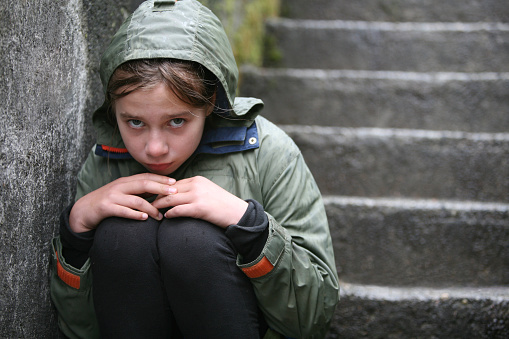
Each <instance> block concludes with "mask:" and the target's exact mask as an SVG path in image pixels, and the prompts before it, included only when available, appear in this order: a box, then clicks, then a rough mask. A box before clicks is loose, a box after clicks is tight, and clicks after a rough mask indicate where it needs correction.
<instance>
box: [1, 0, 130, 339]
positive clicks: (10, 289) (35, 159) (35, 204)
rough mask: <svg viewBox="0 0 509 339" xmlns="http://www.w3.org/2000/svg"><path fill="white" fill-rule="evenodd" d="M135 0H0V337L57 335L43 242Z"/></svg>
mask: <svg viewBox="0 0 509 339" xmlns="http://www.w3.org/2000/svg"><path fill="white" fill-rule="evenodd" d="M138 2H139V1H134V0H124V1H114V0H106V1H105V0H101V1H96V0H90V1H88V0H83V1H82V0H51V1H50V0H27V1H15V0H6V1H2V2H0V22H1V24H0V58H1V62H0V79H1V81H0V102H1V105H0V114H1V117H2V123H1V124H0V187H1V188H0V196H1V204H0V338H54V337H56V336H57V327H56V318H55V314H54V311H53V307H52V305H51V302H50V299H49V293H48V278H47V277H48V255H49V241H50V239H51V237H52V236H53V235H54V234H56V232H57V229H58V223H57V221H58V216H59V213H60V211H61V210H62V209H63V208H64V206H66V205H67V204H69V203H70V201H71V199H72V195H73V187H74V178H75V174H76V172H77V170H78V168H79V166H80V164H81V162H82V160H83V157H84V156H85V155H86V151H87V149H88V148H89V147H90V145H91V141H92V130H91V128H90V127H89V123H88V121H89V117H90V115H91V113H92V110H93V107H95V106H96V105H97V104H98V103H99V96H98V95H97V94H91V93H94V92H96V90H97V89H98V88H101V87H100V85H99V80H98V76H97V74H96V71H97V68H98V62H99V55H100V53H101V50H102V49H103V48H104V46H105V44H106V43H107V41H108V40H109V37H110V36H111V34H112V33H113V32H114V31H115V30H116V28H118V26H119V25H120V23H121V21H122V20H123V19H124V18H125V16H126V15H127V13H128V12H129V11H131V10H132V9H133V7H134V6H135V5H136V4H137V3H138Z"/></svg>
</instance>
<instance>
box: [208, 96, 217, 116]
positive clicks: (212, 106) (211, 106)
mask: <svg viewBox="0 0 509 339" xmlns="http://www.w3.org/2000/svg"><path fill="white" fill-rule="evenodd" d="M210 101H211V104H210V105H209V107H208V108H207V116H209V115H210V114H211V113H212V112H213V111H214V107H216V93H214V95H213V96H212V98H211V99H210Z"/></svg>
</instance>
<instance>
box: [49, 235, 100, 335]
mask: <svg viewBox="0 0 509 339" xmlns="http://www.w3.org/2000/svg"><path fill="white" fill-rule="evenodd" d="M51 252H52V253H51V273H50V293H51V299H52V301H53V304H54V305H55V307H56V309H57V313H58V326H59V328H60V330H61V331H62V332H63V333H64V334H65V335H66V336H67V337H68V338H71V339H74V338H82V339H96V338H99V337H100V336H99V327H98V324H97V319H96V316H95V312H94V306H93V300H92V273H91V270H90V259H89V260H87V262H86V263H85V264H84V265H83V267H81V268H79V269H78V268H75V267H72V266H70V265H69V264H67V263H66V261H65V259H64V257H63V256H62V243H61V242H60V237H56V238H54V239H53V240H52V242H51Z"/></svg>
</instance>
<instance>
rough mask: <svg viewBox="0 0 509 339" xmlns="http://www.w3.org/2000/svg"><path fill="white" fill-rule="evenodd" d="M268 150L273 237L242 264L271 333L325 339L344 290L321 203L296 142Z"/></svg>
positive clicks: (263, 155) (266, 198)
mask: <svg viewBox="0 0 509 339" xmlns="http://www.w3.org/2000/svg"><path fill="white" fill-rule="evenodd" d="M272 139H274V138H272ZM264 144H265V145H263V144H262V147H265V149H263V148H262V147H261V149H260V152H259V155H258V157H259V160H258V163H259V168H260V171H259V173H260V181H261V186H262V195H263V203H262V204H263V206H264V209H265V211H266V213H267V215H268V218H269V236H268V239H267V242H266V244H265V247H264V248H263V250H262V253H261V254H260V256H258V258H257V259H256V260H254V261H253V262H251V263H247V264H241V263H240V262H238V264H239V267H240V268H241V269H242V270H243V271H244V273H246V275H247V276H248V277H250V278H251V280H252V283H253V285H254V288H255V293H256V295H257V298H258V300H259V304H260V307H261V309H262V311H263V312H264V315H265V317H266V319H267V321H268V323H269V326H270V327H271V328H272V329H274V330H276V331H278V332H280V333H281V334H283V335H285V336H288V337H293V338H323V337H324V336H325V334H326V332H327V330H328V327H329V324H330V321H331V319H332V316H333V313H334V309H335V306H336V304H337V302H338V300H339V285H338V276H337V271H336V267H335V262H334V254H333V249H332V241H331V237H330V232H329V227H328V222H327V217H326V214H325V208H324V205H323V202H322V198H321V195H320V192H319V190H318V187H317V185H316V183H315V180H314V178H313V177H312V175H311V173H310V171H309V169H308V167H307V165H306V164H305V162H304V159H303V158H302V155H301V153H300V151H299V150H298V149H297V147H296V146H295V144H293V141H291V140H290V139H289V138H288V137H283V138H282V140H281V138H277V139H276V140H271V138H268V139H266V140H264Z"/></svg>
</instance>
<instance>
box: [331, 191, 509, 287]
mask: <svg viewBox="0 0 509 339" xmlns="http://www.w3.org/2000/svg"><path fill="white" fill-rule="evenodd" d="M324 203H325V206H326V210H327V215H328V219H329V225H330V229H331V235H332V242H333V245H334V252H335V257H336V265H337V268H338V274H339V276H340V278H341V279H342V280H343V281H347V282H355V283H361V284H368V285H387V286H435V287H441V286H451V285H453V286H470V287H474V286H496V285H506V286H509V269H508V268H509V204H494V203H478V202H468V201H462V202H457V201H438V200H410V199H387V198H377V199H369V198H363V197H338V196H327V197H324Z"/></svg>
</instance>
